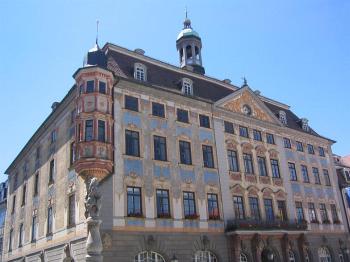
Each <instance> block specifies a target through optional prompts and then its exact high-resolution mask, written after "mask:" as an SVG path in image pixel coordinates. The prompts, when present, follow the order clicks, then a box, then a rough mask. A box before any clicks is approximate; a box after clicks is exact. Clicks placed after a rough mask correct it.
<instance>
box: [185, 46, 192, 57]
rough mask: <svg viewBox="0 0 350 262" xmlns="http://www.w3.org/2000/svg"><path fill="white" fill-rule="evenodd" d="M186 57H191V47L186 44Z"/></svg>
mask: <svg viewBox="0 0 350 262" xmlns="http://www.w3.org/2000/svg"><path fill="white" fill-rule="evenodd" d="M186 55H187V58H192V47H191V46H190V45H188V46H186Z"/></svg>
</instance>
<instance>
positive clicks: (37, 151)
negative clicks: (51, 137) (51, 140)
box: [35, 147, 40, 160]
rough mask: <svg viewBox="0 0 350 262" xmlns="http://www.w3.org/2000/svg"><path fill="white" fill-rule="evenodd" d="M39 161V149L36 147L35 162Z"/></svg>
mask: <svg viewBox="0 0 350 262" xmlns="http://www.w3.org/2000/svg"><path fill="white" fill-rule="evenodd" d="M38 159H40V147H37V148H36V150H35V160H38Z"/></svg>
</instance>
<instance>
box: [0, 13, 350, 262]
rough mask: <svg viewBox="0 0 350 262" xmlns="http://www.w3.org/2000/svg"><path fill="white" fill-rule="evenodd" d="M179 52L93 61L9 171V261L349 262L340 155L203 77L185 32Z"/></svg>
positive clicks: (257, 100)
mask: <svg viewBox="0 0 350 262" xmlns="http://www.w3.org/2000/svg"><path fill="white" fill-rule="evenodd" d="M176 48H177V50H178V54H179V62H180V67H176V66H173V65H170V64H167V63H164V62H161V61H159V60H156V59H153V58H150V57H148V56H146V55H145V52H144V51H143V50H141V49H136V50H135V51H130V50H127V49H125V48H122V47H119V46H116V45H114V44H111V43H107V44H105V45H104V47H103V48H102V49H100V48H99V46H98V45H97V44H96V46H95V47H94V48H93V49H91V50H90V51H89V52H88V54H87V57H86V63H85V65H84V67H82V68H79V69H78V70H77V71H76V72H75V73H74V75H73V77H74V79H75V84H74V86H73V87H72V88H71V89H70V91H69V92H68V94H67V95H66V97H65V98H64V99H63V100H62V101H61V102H60V103H54V104H53V111H52V113H51V114H50V116H49V117H48V118H47V119H46V120H45V122H44V123H43V124H42V126H41V127H39V129H38V130H37V132H36V133H35V134H34V135H33V137H32V138H31V139H30V140H29V142H28V143H27V144H26V146H25V147H24V149H23V150H22V151H21V152H20V154H19V155H18V156H17V158H16V159H15V160H14V162H13V163H12V164H11V165H10V167H9V168H8V170H7V171H6V173H7V174H8V175H9V201H8V210H9V212H8V213H7V216H6V226H5V238H4V252H3V257H4V261H17V260H21V261H23V258H24V259H25V260H26V261H39V260H40V261H54V260H63V259H64V261H72V259H74V261H85V260H87V261H99V260H97V258H95V257H94V256H95V255H96V257H97V256H98V254H99V252H100V247H99V245H97V244H96V246H94V247H93V248H92V246H93V245H94V241H95V242H96V243H99V241H100V240H99V238H101V244H102V251H101V254H102V256H103V260H104V261H135V262H141V261H156V262H162V261H169V262H170V261H194V262H202V261H208V262H217V261H220V262H226V261H240V262H244V261H262V262H263V261H291V262H292V261H304V262H308V261H348V259H349V258H348V257H347V256H348V252H349V239H348V232H349V228H348V224H347V223H346V216H345V213H344V210H343V208H342V206H341V204H340V203H341V194H340V192H339V190H338V185H337V176H336V173H335V167H334V162H333V156H332V150H331V145H332V144H333V143H334V141H332V140H330V139H327V138H325V137H322V136H320V135H319V134H318V133H316V132H315V131H314V130H313V129H312V128H311V127H310V126H309V124H308V121H307V119H305V118H299V117H297V116H296V115H295V114H294V113H293V112H292V111H291V110H290V107H289V106H287V105H285V104H283V103H280V102H277V101H274V100H272V99H270V98H267V97H264V96H262V95H261V94H260V92H258V91H253V90H252V89H251V88H250V87H249V86H248V84H247V82H246V81H245V82H244V84H243V85H242V86H241V87H237V86H235V85H233V84H231V82H230V81H229V80H228V79H225V80H223V81H221V80H218V79H214V78H211V77H208V76H206V75H205V74H204V73H205V70H204V66H203V61H202V55H201V49H202V41H201V38H200V36H199V34H198V33H197V32H196V31H195V30H193V28H192V26H191V21H190V20H189V19H187V18H186V20H185V22H184V28H183V30H182V31H181V32H180V34H179V35H178V38H177V41H176ZM94 179H95V180H94ZM91 181H99V186H98V188H99V193H97V191H94V190H95V189H96V187H95V185H96V184H94V183H95V182H94V183H92V182H91ZM93 193H94V195H93ZM92 195H93V196H94V197H92ZM91 203H92V204H91ZM100 204H101V207H100ZM90 207H93V208H90ZM92 213H93V214H92ZM98 220H101V222H102V223H101V226H100V231H99V232H100V233H99V234H98V237H96V234H95V232H98V231H95V229H97V228H98V226H91V225H92V224H91V223H92V222H94V221H98ZM86 222H87V223H86ZM97 224H98V223H97ZM92 249H94V252H91V250H92ZM93 259H96V260H93Z"/></svg>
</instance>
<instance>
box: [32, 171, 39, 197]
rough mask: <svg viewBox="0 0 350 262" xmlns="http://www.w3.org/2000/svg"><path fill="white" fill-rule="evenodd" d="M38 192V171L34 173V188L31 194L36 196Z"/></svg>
mask: <svg viewBox="0 0 350 262" xmlns="http://www.w3.org/2000/svg"><path fill="white" fill-rule="evenodd" d="M38 193H39V173H36V174H35V178H34V190H33V195H34V196H37V195H38Z"/></svg>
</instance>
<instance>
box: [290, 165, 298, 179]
mask: <svg viewBox="0 0 350 262" xmlns="http://www.w3.org/2000/svg"><path fill="white" fill-rule="evenodd" d="M288 170H289V178H290V181H298V174H297V170H296V168H295V163H293V162H288Z"/></svg>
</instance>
